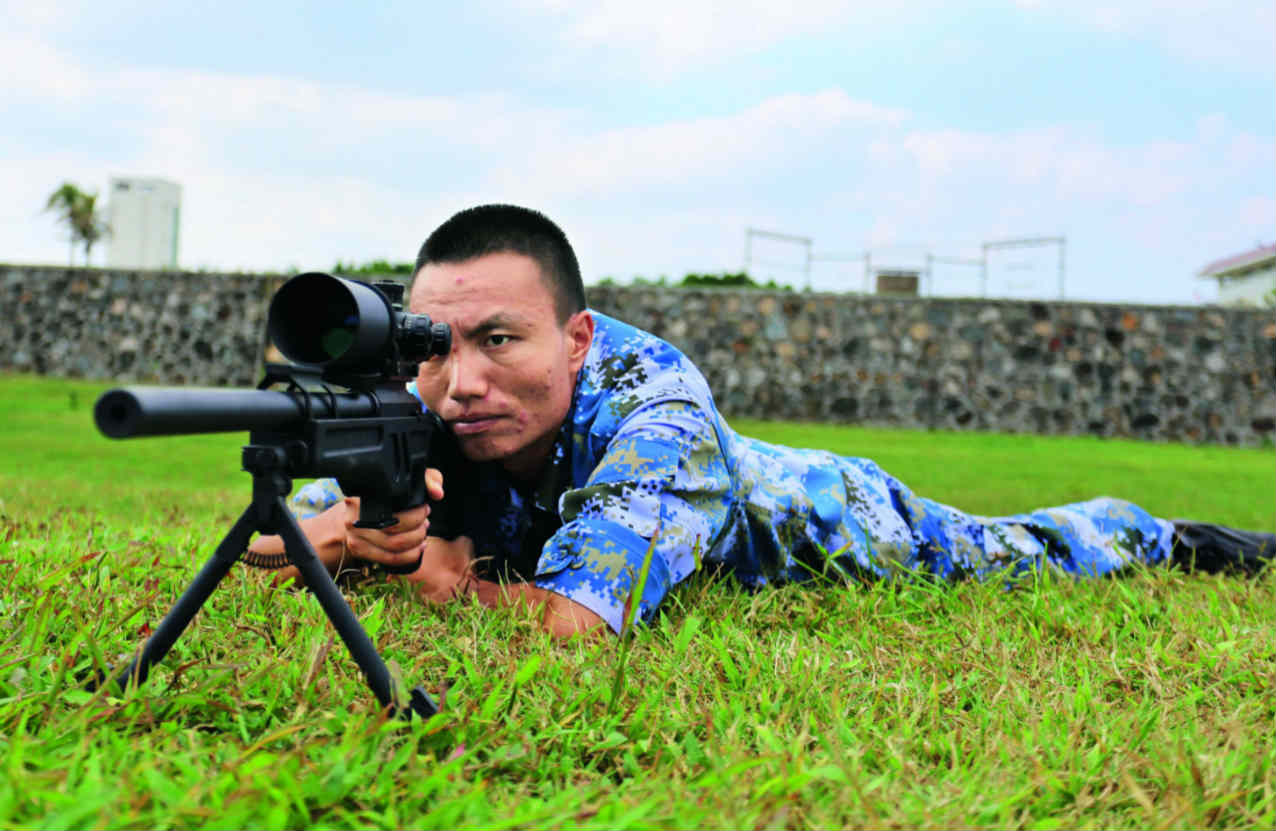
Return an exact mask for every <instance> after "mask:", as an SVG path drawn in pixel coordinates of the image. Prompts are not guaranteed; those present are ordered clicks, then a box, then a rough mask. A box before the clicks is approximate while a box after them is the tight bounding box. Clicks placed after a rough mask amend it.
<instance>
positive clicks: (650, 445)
mask: <svg viewBox="0 0 1276 831" xmlns="http://www.w3.org/2000/svg"><path fill="white" fill-rule="evenodd" d="M730 482H731V480H730V476H729V475H728V472H727V466H726V462H725V459H724V457H723V454H722V449H721V446H720V445H719V442H718V436H717V432H716V430H715V429H714V426H713V422H712V421H711V419H710V416H709V415H708V414H707V413H706V412H705V410H704V408H703V407H701V406H699V405H696V404H692V403H688V402H684V401H672V402H655V403H652V404H648V405H645V406H643V407H641V408H639V409H637V410H636V411H635V412H633V413H632V414H630V415H629V417H628V418H626V420H625V421H624V422H623V423H622V424H621V426H620V428H619V430H618V431H617V433H616V435H615V436H614V437H613V438H612V440H611V441H610V442H609V443H608V445H607V449H606V451H605V453H604V454H603V457H602V459H601V460H600V461H599V463H598V466H597V467H596V468H595V469H594V470H593V472H592V473H591V474H590V476H589V479H588V481H587V482H586V483H585V485H584V486H583V487H580V488H576V489H572V490H568V491H567V492H566V493H564V494H563V496H562V499H561V501H560V503H559V512H560V515H561V517H562V520H563V525H562V527H561V528H559V529H558V531H557V532H556V533H555V534H554V535H553V536H552V537H550V539H549V540H548V541H547V542H546V543H545V546H544V548H543V549H542V552H541V557H540V561H539V563H538V564H537V570H536V577H535V580H534V583H535V585H537V586H539V587H541V588H543V589H548V590H550V591H552V592H555V593H557V594H561V595H564V596H566V597H568V598H570V599H572V600H574V601H576V602H577V603H580V604H581V605H583V606H585V607H586V608H588V609H590V610H592V611H593V612H595V613H597V614H598V615H600V616H601V617H602V618H603V619H604V620H605V621H607V624H608V625H609V626H611V628H612V629H613V630H615V631H616V632H619V631H620V630H621V628H622V626H623V623H624V620H623V618H624V614H625V609H626V607H627V606H628V604H629V602H630V600H631V598H632V597H633V595H634V593H635V592H636V591H637V588H638V578H639V575H640V574H641V573H642V569H643V563H644V560H645V559H646V557H647V554H648V551H650V552H651V565H650V568H649V572H648V576H647V582H646V584H645V587H644V589H643V592H642V597H641V602H640V606H639V609H640V614H641V615H642V616H643V617H649V616H650V615H651V614H652V613H653V612H654V611H655V609H656V607H657V606H658V605H659V604H660V602H661V601H662V600H663V599H664V597H665V595H666V594H667V593H668V592H669V590H670V589H671V588H672V587H673V586H674V585H676V584H677V583H678V582H679V581H681V580H683V579H685V578H686V577H687V576H688V575H689V574H691V573H692V572H693V571H695V570H696V568H697V567H698V566H699V564H700V557H701V555H702V553H703V552H704V551H706V550H708V548H709V547H710V546H711V544H712V543H713V541H714V539H715V538H716V537H717V535H718V534H719V533H720V532H721V531H722V529H723V527H724V526H725V525H726V522H727V519H728V516H729V508H730V497H731V486H730Z"/></svg>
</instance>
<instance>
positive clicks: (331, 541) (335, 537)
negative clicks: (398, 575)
mask: <svg viewBox="0 0 1276 831" xmlns="http://www.w3.org/2000/svg"><path fill="white" fill-rule="evenodd" d="M425 491H426V495H427V496H428V497H429V498H430V499H431V500H433V501H435V502H437V501H439V500H440V499H442V498H443V474H442V473H440V472H439V471H437V470H435V469H433V468H430V469H429V470H427V471H426V472H425ZM429 517H430V506H429V505H428V504H426V505H418V506H417V507H415V508H409V509H408V510H406V511H401V512H400V513H397V514H395V518H396V519H398V522H397V523H395V524H394V525H392V526H390V527H389V528H384V529H376V528H356V527H355V523H356V522H358V520H359V499H358V497H346V498H345V499H344V500H343V501H341V502H338V503H337V504H336V505H333V506H332V507H331V508H329V509H328V510H326V511H324V512H323V513H321V514H319V515H318V516H314V517H311V518H310V519H303V520H302V521H301V522H300V523H298V524H299V525H300V526H301V530H302V533H304V534H305V535H306V539H308V540H309V541H310V545H311V546H312V547H313V548H314V549H315V554H317V555H318V557H319V561H320V562H321V563H323V566H324V568H326V569H327V570H328V573H329V574H336V573H337V571H338V570H339V569H341V568H343V567H344V566H352V565H357V563H358V561H366V562H372V563H378V564H380V565H388V566H410V565H412V564H413V563H415V562H416V561H417V557H418V556H419V555H420V553H421V549H422V546H424V544H425V535H426V532H427V531H428V530H429V527H430V520H429ZM249 548H251V549H252V550H253V551H257V552H260V553H262V554H275V553H280V552H282V551H283V550H284V544H283V540H282V539H280V538H279V537H277V536H266V537H258V538H257V539H255V540H253V542H252V545H250V546H249ZM290 579H295V580H298V581H300V574H299V573H298V572H297V569H296V567H295V566H288V567H287V568H282V569H280V570H279V571H278V572H276V574H275V583H276V584H279V583H283V582H285V581H287V580H290Z"/></svg>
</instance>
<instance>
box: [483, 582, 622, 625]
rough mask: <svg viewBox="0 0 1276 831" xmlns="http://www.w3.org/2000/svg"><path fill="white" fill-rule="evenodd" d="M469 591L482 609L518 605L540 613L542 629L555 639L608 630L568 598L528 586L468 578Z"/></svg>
mask: <svg viewBox="0 0 1276 831" xmlns="http://www.w3.org/2000/svg"><path fill="white" fill-rule="evenodd" d="M471 580H472V581H473V582H472V584H471V586H472V591H473V593H474V594H475V596H477V597H478V601H479V602H480V603H482V604H483V605H484V606H487V607H490V608H497V607H501V606H521V607H522V608H525V609H530V610H532V611H538V610H543V611H542V612H541V614H542V617H541V626H542V628H544V629H545V631H547V632H549V633H550V634H551V635H553V636H554V637H557V638H567V637H570V636H572V635H576V634H583V633H585V632H591V633H598V632H607V631H610V630H609V629H608V628H607V624H606V621H604V620H603V619H602V618H601V617H599V616H598V615H597V614H595V613H594V612H593V611H591V610H590V609H587V608H586V607H584V606H582V605H581V604H579V603H577V602H576V601H574V600H572V599H571V598H568V597H564V596H563V595H561V594H556V593H554V592H552V591H549V590H548V589H542V588H540V587H538V586H533V585H532V584H531V583H493V582H491V581H489V580H479V579H477V578H471Z"/></svg>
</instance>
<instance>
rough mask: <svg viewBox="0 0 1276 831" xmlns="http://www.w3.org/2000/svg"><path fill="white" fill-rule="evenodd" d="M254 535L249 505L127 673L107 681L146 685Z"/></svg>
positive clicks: (253, 516)
mask: <svg viewBox="0 0 1276 831" xmlns="http://www.w3.org/2000/svg"><path fill="white" fill-rule="evenodd" d="M256 531H257V512H256V508H255V506H253V505H249V506H248V508H247V509H245V511H244V513H243V514H242V515H241V516H240V517H239V519H238V520H237V521H236V522H235V524H234V525H233V526H231V529H230V531H228V532H227V533H226V536H225V537H223V538H222V541H221V543H219V544H218V546H217V549H216V550H215V551H214V552H213V556H212V557H210V558H209V560H208V562H207V563H205V564H204V567H203V568H202V569H200V570H199V573H198V574H196V575H195V579H194V580H193V581H191V584H190V585H189V586H187V587H186V591H184V592H182V596H181V597H179V598H177V602H176V603H174V604H173V608H172V609H170V610H169V612H168V614H166V615H165V616H164V619H163V620H162V621H160V624H159V626H157V627H155V631H154V632H152V633H151V636H150V637H149V638H147V639H146V643H144V644H143V645H142V649H141V651H140V652H138V654H137V657H136V658H134V659H133V660H132V662H131V663H130V664H129V665H128V669H127V671H125V672H122V673H116V672H114V671H110V672H108V673H107V678H115V680H116V682H117V683H118V684H119V686H120V688H121V689H127V688H128V685H129V683H130V682H133V683H135V684H138V685H139V686H140V685H141V684H142V683H143V682H145V681H146V677H147V676H148V675H149V674H150V671H151V667H152V666H154V665H155V664H157V663H159V662H160V661H162V660H163V659H164V656H165V655H167V654H168V650H170V649H172V647H173V644H174V643H176V641H177V639H178V638H179V637H181V634H182V632H184V631H186V627H187V626H188V625H190V622H191V620H192V619H193V618H194V617H195V614H196V612H198V611H199V610H200V609H201V608H203V606H204V602H205V601H207V600H208V597H209V595H211V594H212V593H213V589H215V588H217V584H218V583H220V582H221V581H222V578H223V577H225V576H226V573H227V572H229V571H230V569H231V566H233V565H235V562H236V561H237V560H238V559H239V556H240V554H242V553H243V551H244V549H246V548H247V547H248V542H249V540H251V539H252V536H253V534H254V533H256Z"/></svg>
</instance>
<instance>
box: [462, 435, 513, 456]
mask: <svg viewBox="0 0 1276 831" xmlns="http://www.w3.org/2000/svg"><path fill="white" fill-rule="evenodd" d="M456 440H457V445H458V446H460V448H461V455H462V456H464V457H465V460H466V461H468V462H497V461H500V460H501V459H504V458H505V457H506V456H508V455H510V452H511V451H510V450H509V449H508V448H506V447H503V446H502V445H501V444H500V443H499V442H494V441H492V440H491V439H489V438H488V437H487V436H457V437H456Z"/></svg>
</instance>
